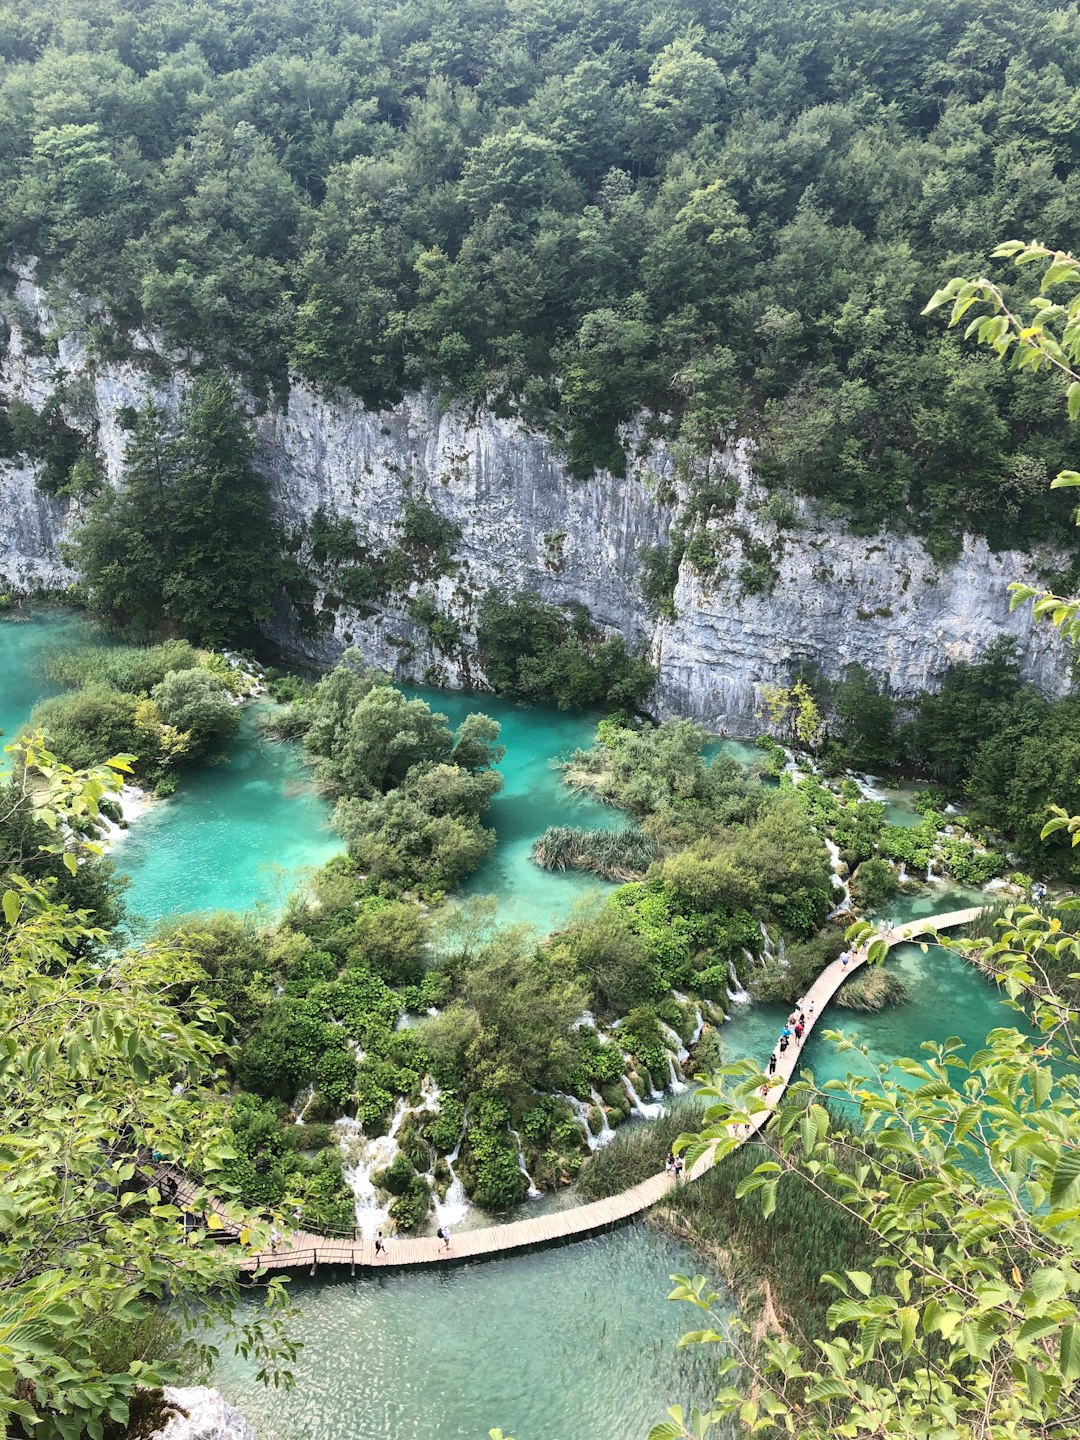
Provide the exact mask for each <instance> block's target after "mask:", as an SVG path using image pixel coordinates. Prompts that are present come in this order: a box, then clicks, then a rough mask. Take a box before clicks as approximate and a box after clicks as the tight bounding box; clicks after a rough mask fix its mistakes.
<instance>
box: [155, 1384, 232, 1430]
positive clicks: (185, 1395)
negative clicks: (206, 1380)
mask: <svg viewBox="0 0 1080 1440" xmlns="http://www.w3.org/2000/svg"><path fill="white" fill-rule="evenodd" d="M164 1393H165V1401H166V1403H167V1404H169V1405H175V1406H176V1407H177V1409H178V1411H179V1412H180V1413H179V1414H177V1415H173V1416H171V1417H170V1419H169V1420H167V1421H166V1422H165V1425H164V1426H163V1427H162V1428H161V1429H160V1430H158V1431H156V1432H155V1434H154V1436H153V1440H255V1431H254V1430H252V1428H251V1426H250V1425H249V1424H248V1422H247V1421H246V1420H245V1419H244V1417H243V1415H241V1414H240V1411H239V1410H235V1409H233V1407H232V1406H231V1405H230V1404H229V1403H228V1401H226V1400H223V1399H222V1397H221V1395H219V1394H218V1392H217V1391H216V1390H208V1389H207V1388H206V1386H204V1385H192V1386H187V1387H177V1386H173V1385H166V1386H165V1392H164Z"/></svg>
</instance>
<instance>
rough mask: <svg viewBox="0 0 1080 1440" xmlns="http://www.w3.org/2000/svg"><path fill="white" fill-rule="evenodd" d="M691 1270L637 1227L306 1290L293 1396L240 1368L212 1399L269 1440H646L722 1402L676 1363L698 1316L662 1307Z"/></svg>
mask: <svg viewBox="0 0 1080 1440" xmlns="http://www.w3.org/2000/svg"><path fill="white" fill-rule="evenodd" d="M391 1243H392V1242H391ZM695 1268H696V1267H695V1261H694V1258H693V1256H692V1254H691V1253H690V1251H689V1250H687V1248H686V1247H685V1246H682V1245H679V1244H677V1243H676V1242H675V1241H673V1240H670V1239H668V1238H667V1237H665V1236H662V1235H659V1234H657V1233H656V1232H655V1231H654V1230H652V1229H651V1228H650V1227H649V1226H648V1225H646V1224H644V1223H638V1224H635V1225H633V1226H630V1227H627V1228H625V1229H622V1230H617V1231H615V1232H613V1233H612V1234H609V1235H604V1236H600V1237H597V1238H596V1239H593V1240H585V1241H582V1242H581V1243H580V1244H577V1245H573V1246H568V1247H564V1248H563V1249H557V1250H546V1251H542V1252H539V1253H536V1254H532V1255H525V1256H521V1257H519V1258H518V1259H515V1260H506V1261H492V1262H488V1263H487V1264H482V1265H469V1266H463V1267H461V1268H460V1269H453V1270H449V1269H448V1270H444V1271H425V1272H421V1273H418V1274H404V1275H389V1274H388V1275H386V1276H385V1277H382V1278H379V1279H366V1280H359V1279H358V1280H349V1279H341V1280H329V1279H327V1280H315V1281H309V1280H297V1281H294V1282H293V1283H292V1284H291V1286H290V1292H291V1294H292V1296H293V1298H294V1300H295V1301H296V1302H297V1303H298V1304H299V1306H300V1309H301V1316H300V1319H299V1321H298V1322H297V1323H296V1324H295V1325H294V1326H293V1327H292V1329H293V1333H294V1334H295V1335H296V1336H297V1337H298V1338H300V1339H302V1340H303V1341H304V1349H303V1350H302V1351H301V1354H300V1358H299V1361H298V1363H297V1365H296V1367H295V1369H294V1373H295V1375H296V1379H297V1388H296V1390H295V1391H293V1392H291V1393H289V1394H283V1393H279V1392H275V1391H266V1390H264V1389H263V1388H262V1387H261V1386H260V1385H258V1383H257V1382H256V1381H255V1379H254V1374H253V1371H254V1367H253V1366H252V1365H250V1364H249V1363H248V1362H245V1361H243V1360H238V1359H235V1358H232V1357H223V1359H222V1362H221V1363H220V1365H219V1366H218V1368H217V1370H216V1372H215V1374H214V1384H216V1385H218V1386H219V1387H220V1388H221V1390H222V1391H223V1392H224V1393H225V1394H226V1395H227V1396H228V1397H229V1399H230V1401H232V1403H234V1404H235V1405H237V1406H238V1407H239V1408H240V1409H241V1410H242V1411H243V1413H244V1414H245V1415H246V1416H247V1418H248V1419H249V1420H250V1421H251V1422H252V1424H253V1425H254V1427H255V1431H256V1434H257V1435H258V1436H259V1440H316V1437H317V1440H485V1437H486V1436H487V1433H488V1431H489V1429H491V1428H493V1427H494V1426H501V1428H502V1430H503V1432H504V1434H506V1435H512V1436H514V1440H575V1437H581V1440H585V1437H589V1440H644V1437H645V1435H647V1434H648V1431H649V1430H650V1428H651V1427H652V1426H653V1425H654V1424H655V1423H656V1422H657V1421H659V1420H663V1419H665V1418H666V1415H665V1411H666V1408H667V1406H668V1405H671V1404H674V1403H686V1404H689V1403H693V1402H695V1401H698V1402H700V1401H703V1400H707V1399H708V1398H709V1397H710V1396H711V1395H712V1394H713V1386H714V1385H715V1383H716V1381H715V1371H714V1370H713V1369H712V1368H711V1366H710V1365H707V1364H705V1363H704V1357H703V1356H702V1355H700V1354H698V1355H694V1354H692V1353H688V1352H685V1351H683V1352H680V1351H677V1350H676V1349H675V1342H676V1340H677V1339H678V1337H679V1335H681V1334H682V1333H683V1331H685V1330H688V1329H693V1328H695V1327H696V1326H697V1325H698V1324H699V1322H700V1312H699V1311H694V1310H691V1309H690V1307H688V1306H684V1305H675V1304H673V1303H670V1302H669V1301H667V1300H666V1299H665V1298H664V1297H665V1296H666V1295H667V1293H668V1291H669V1290H670V1288H671V1287H670V1284H669V1283H668V1276H669V1275H670V1274H672V1273H673V1272H682V1273H686V1272H687V1271H689V1272H690V1273H693V1272H694V1270H695ZM257 1303H258V1302H257V1301H254V1300H253V1301H249V1302H248V1308H249V1310H250V1309H254V1307H255V1305H256V1304H257ZM695 1316H698V1317H699V1318H698V1319H695V1318H694V1317H695ZM710 1358H711V1359H713V1360H715V1355H714V1356H712V1357H710Z"/></svg>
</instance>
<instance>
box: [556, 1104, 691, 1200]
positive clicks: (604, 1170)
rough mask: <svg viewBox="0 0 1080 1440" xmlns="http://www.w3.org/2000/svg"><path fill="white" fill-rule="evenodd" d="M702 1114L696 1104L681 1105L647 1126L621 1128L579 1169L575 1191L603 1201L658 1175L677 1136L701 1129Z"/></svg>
mask: <svg viewBox="0 0 1080 1440" xmlns="http://www.w3.org/2000/svg"><path fill="white" fill-rule="evenodd" d="M702 1112H703V1107H702V1106H699V1105H680V1106H679V1107H678V1109H676V1110H671V1111H669V1112H668V1113H667V1114H666V1115H664V1116H662V1117H661V1118H660V1119H659V1120H654V1121H652V1122H650V1123H649V1124H647V1125H643V1124H634V1123H632V1124H629V1125H623V1126H621V1127H620V1128H619V1129H618V1130H616V1132H615V1138H614V1140H612V1142H611V1144H610V1145H605V1147H604V1148H603V1150H597V1152H596V1154H595V1155H594V1156H593V1157H592V1159H591V1160H590V1161H589V1163H588V1164H587V1165H586V1166H585V1168H584V1169H583V1170H582V1172H581V1174H580V1176H579V1177H578V1189H579V1190H580V1191H581V1193H582V1195H583V1196H584V1197H585V1199H586V1200H603V1199H605V1198H606V1197H607V1196H608V1195H618V1194H620V1193H621V1192H622V1191H623V1190H629V1189H630V1188H631V1187H632V1186H634V1185H640V1183H641V1182H642V1180H648V1178H649V1176H650V1175H656V1174H658V1173H659V1171H661V1170H662V1169H663V1168H664V1161H665V1159H666V1158H667V1153H668V1151H669V1150H670V1149H671V1147H672V1145H673V1144H674V1143H675V1141H676V1140H677V1139H678V1138H679V1136H680V1135H684V1134H685V1133H686V1132H687V1131H688V1130H696V1129H698V1128H699V1127H700V1125H701V1123H702Z"/></svg>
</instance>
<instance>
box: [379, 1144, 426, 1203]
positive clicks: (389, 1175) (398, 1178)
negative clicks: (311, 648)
mask: <svg viewBox="0 0 1080 1440" xmlns="http://www.w3.org/2000/svg"><path fill="white" fill-rule="evenodd" d="M371 1179H372V1181H373V1183H374V1184H376V1185H377V1186H378V1187H379V1189H380V1190H387V1191H389V1192H390V1194H391V1195H405V1194H407V1193H408V1191H409V1190H410V1189H411V1187H412V1183H413V1181H414V1180H415V1179H416V1171H415V1170H414V1168H413V1166H412V1165H411V1163H410V1162H409V1160H408V1159H407V1158H406V1156H404V1155H402V1154H401V1153H400V1152H399V1153H398V1154H397V1155H395V1156H394V1158H393V1160H391V1162H390V1164H389V1165H387V1166H386V1168H385V1169H383V1170H376V1171H375V1173H374V1174H373V1175H372V1177H371Z"/></svg>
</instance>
